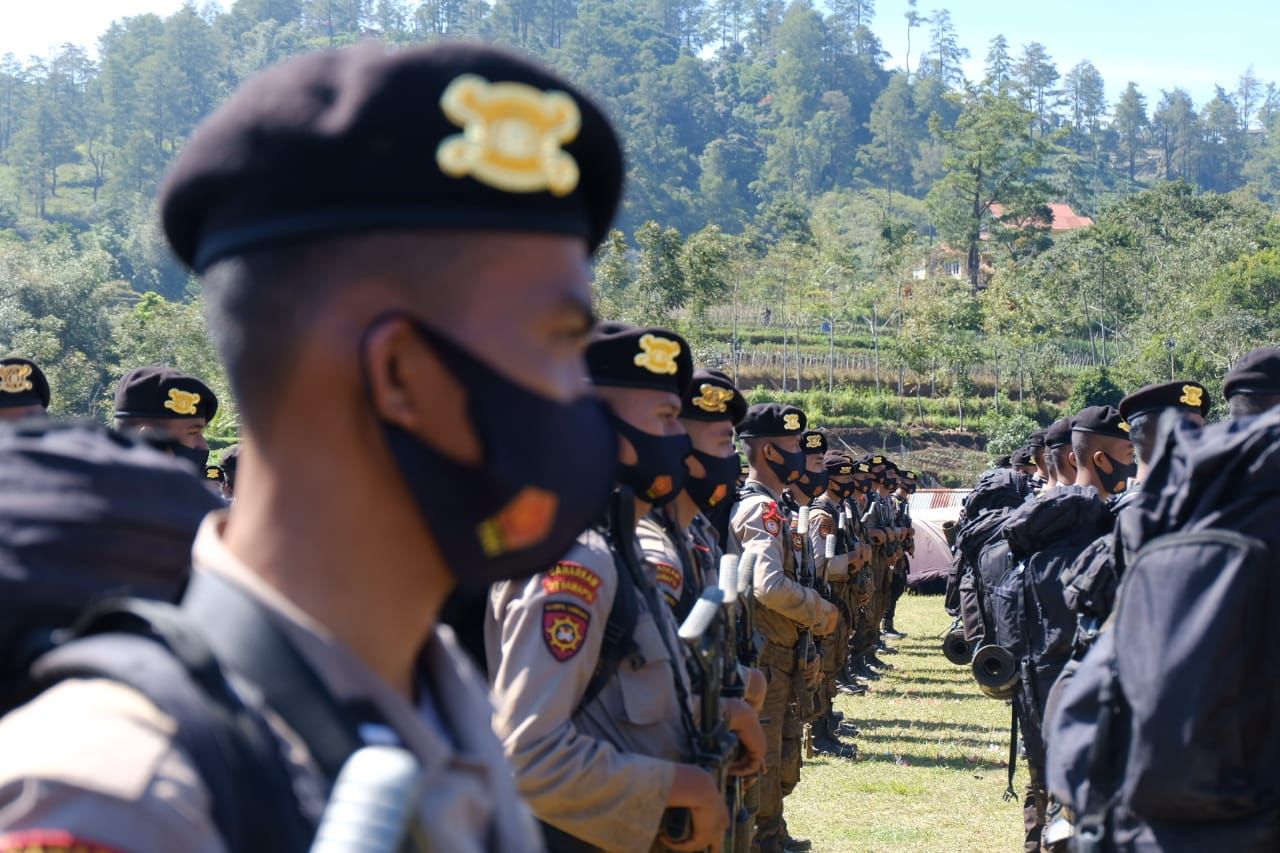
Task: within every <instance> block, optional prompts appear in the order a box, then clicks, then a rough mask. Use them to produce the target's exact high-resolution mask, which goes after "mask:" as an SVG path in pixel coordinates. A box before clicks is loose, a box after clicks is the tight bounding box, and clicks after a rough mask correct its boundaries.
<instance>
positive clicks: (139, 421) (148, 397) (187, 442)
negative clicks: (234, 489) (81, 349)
mask: <svg viewBox="0 0 1280 853" xmlns="http://www.w3.org/2000/svg"><path fill="white" fill-rule="evenodd" d="M217 413H218V398H217V396H216V395H215V394H214V393H213V391H211V390H210V389H209V386H208V385H206V384H204V383H203V382H201V381H200V380H199V379H196V378H195V377H193V376H187V375H186V374H184V373H180V372H178V371H176V370H174V369H173V368H171V367H164V366H163V365H152V366H150V367H139V368H138V369H137V370H134V371H131V372H130V373H127V374H125V376H124V377H123V378H122V379H121V380H120V383H119V384H118V385H117V386H116V405H115V412H114V416H115V427H116V429H118V430H122V431H126V432H132V433H136V434H137V435H139V436H140V437H142V438H145V439H147V440H148V441H152V442H154V443H158V444H160V445H161V446H163V447H164V448H165V449H167V450H169V451H170V452H171V453H173V454H174V455H175V456H178V457H179V458H182V459H186V460H187V461H189V462H191V463H192V464H193V465H195V466H196V468H197V469H198V470H199V471H200V472H201V474H204V469H205V466H206V464H207V463H208V461H209V443H208V442H207V441H205V437H204V431H205V428H206V427H208V426H209V422H210V421H212V420H213V416H214V415H216V414H217Z"/></svg>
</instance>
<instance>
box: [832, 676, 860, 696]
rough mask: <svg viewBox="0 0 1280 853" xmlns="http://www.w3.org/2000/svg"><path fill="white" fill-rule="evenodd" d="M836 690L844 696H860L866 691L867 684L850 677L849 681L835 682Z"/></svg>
mask: <svg viewBox="0 0 1280 853" xmlns="http://www.w3.org/2000/svg"><path fill="white" fill-rule="evenodd" d="M836 690H838V691H840V693H842V694H844V695H845V696H861V695H863V694H864V693H866V692H867V685H865V684H863V683H862V682H860V681H855V680H853V679H850V680H849V681H841V682H839V683H838V684H836Z"/></svg>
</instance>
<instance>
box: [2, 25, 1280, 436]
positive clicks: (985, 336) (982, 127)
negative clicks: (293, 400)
mask: <svg viewBox="0 0 1280 853" xmlns="http://www.w3.org/2000/svg"><path fill="white" fill-rule="evenodd" d="M874 5H875V4H874V2H873V0H830V2H827V3H825V4H823V5H822V6H821V8H817V7H815V6H814V5H813V4H812V3H810V2H809V0H794V2H791V3H790V5H786V4H784V3H783V2H781V0H496V2H493V3H489V2H485V0H425V2H418V0H236V2H234V3H231V4H230V5H229V8H227V9H226V10H219V9H218V8H217V7H215V6H205V7H201V8H197V7H196V6H195V5H188V6H186V7H184V8H183V9H181V10H179V11H178V12H176V13H174V14H173V15H170V16H169V17H167V18H160V17H157V16H154V15H141V16H137V17H132V18H126V19H122V20H120V21H117V22H116V23H115V24H113V25H112V26H111V27H110V29H109V30H108V31H107V32H106V33H104V34H103V35H102V37H101V39H100V42H99V45H98V52H97V55H96V57H91V56H90V55H89V54H88V53H87V52H86V51H85V50H83V49H82V48H79V47H76V46H72V45H66V46H64V47H62V48H61V49H59V50H57V51H56V52H55V53H54V54H53V55H51V56H47V57H43V58H37V59H31V60H29V61H26V62H22V61H19V60H18V59H16V58H15V57H13V56H6V57H4V58H3V59H0V294H2V297H0V298H2V300H3V301H0V350H5V351H17V352H23V353H27V354H30V355H33V356H35V357H36V358H38V359H40V360H41V362H42V363H44V364H47V365H48V366H49V368H50V373H51V377H52V379H53V381H54V383H55V386H56V403H55V408H56V409H57V410H58V411H59V412H62V413H71V414H80V415H99V414H101V413H102V411H103V410H104V408H105V400H106V398H107V397H108V396H109V392H110V388H111V385H112V383H113V380H114V378H115V376H117V375H118V374H119V373H120V372H122V371H123V370H124V369H127V368H128V367H132V366H135V365H136V364H139V363H142V362H144V361H168V362H170V363H173V364H176V365H177V366H179V367H183V368H186V369H190V370H192V371H194V372H197V373H199V374H200V375H202V376H205V377H208V378H210V380H211V381H212V382H213V383H214V384H215V386H216V387H217V388H218V389H219V390H220V391H225V387H224V386H223V385H222V378H221V372H220V369H219V368H218V366H217V364H216V359H215V358H214V357H213V355H212V352H211V349H210V347H209V344H208V341H207V336H206V335H205V333H204V330H203V325H202V321H201V318H200V312H199V305H198V301H195V300H193V297H192V294H193V293H194V291H193V289H192V286H191V283H190V281H189V279H188V277H187V276H186V274H185V273H184V271H182V270H181V268H180V267H178V265H177V264H176V263H174V262H173V260H172V259H171V258H170V257H169V256H168V254H167V252H166V250H165V248H164V245H163V240H162V238H161V237H160V235H159V233H158V229H157V226H156V223H155V215H154V204H153V198H154V194H155V191H156V187H157V185H158V183H159V181H160V178H161V176H162V174H163V171H164V168H165V166H166V164H167V163H168V162H169V160H170V159H171V158H172V157H173V155H174V154H175V153H176V152H177V150H178V149H179V148H180V147H181V145H182V143H183V140H184V139H186V137H187V136H188V134H189V133H190V132H191V130H192V128H193V127H194V126H195V124H196V123H197V122H198V121H199V120H200V118H201V117H202V116H203V115H205V114H206V113H208V112H209V111H210V110H211V109H212V108H214V107H215V106H216V105H217V104H218V103H219V102H220V101H222V100H223V99H224V98H225V97H226V96H227V95H228V94H229V93H230V92H231V91H232V90H233V89H234V88H235V87H236V85H238V83H239V82H240V81H242V80H243V79H244V78H245V77H246V76H248V75H250V74H252V73H253V72H255V71H257V70H258V69H261V68H262V67H264V66H266V65H269V64H271V63H274V62H277V61H279V60H280V59H283V58H285V57H287V56H289V55H291V54H295V53H298V52H301V51H303V50H307V49H312V48H317V47H324V46H329V45H339V44H346V43H350V42H351V41H354V40H356V39H359V38H362V37H365V36H370V35H372V36H378V37H381V38H383V39H385V40H387V41H390V42H393V43H396V44H405V43H411V42H417V41H424V40H430V39H435V38H453V37H467V38H480V39H488V40H493V41H498V42H503V43H507V44H510V45H514V46H516V47H518V48H520V49H523V50H526V51H529V52H531V53H533V54H535V55H538V56H540V57H541V58H543V59H544V60H545V61H547V62H549V63H551V64H552V65H554V66H556V67H557V68H559V69H560V70H562V71H563V72H564V73H566V74H567V75H568V76H570V77H571V78H573V79H574V80H575V81H577V82H578V83H580V84H581V85H582V86H583V87H584V88H585V89H587V90H589V91H591V92H593V93H595V94H596V96H597V97H599V98H600V99H601V100H602V102H603V103H604V105H605V106H606V108H607V109H608V111H609V113H610V114H611V115H612V116H613V118H614V119H615V121H616V122H617V124H618V127H619V129H620V131H621V133H622V136H623V138H624V140H625V143H626V146H627V153H628V163H629V179H628V190H627V196H626V201H625V208H624V211H623V214H622V217H621V218H620V221H619V223H618V226H619V227H618V230H617V231H615V232H614V233H613V234H612V235H611V236H610V238H609V240H608V241H607V243H606V245H605V246H604V247H603V248H602V250H601V252H600V255H599V257H598V260H597V266H596V272H597V276H596V285H597V297H598V300H599V303H600V312H601V314H602V316H608V317H617V318H622V319H628V320H635V321H648V322H662V323H668V324H672V325H675V326H677V327H679V328H680V329H681V330H682V331H684V332H685V333H686V334H687V335H688V336H689V338H690V340H691V341H692V343H693V345H694V347H695V349H696V354H697V355H698V357H699V359H700V360H701V361H703V362H705V363H711V364H718V365H721V366H726V367H730V368H732V369H735V370H737V371H738V373H739V376H740V377H741V379H742V381H743V383H744V384H747V385H755V384H757V383H758V384H759V385H760V386H761V387H762V389H763V390H762V391H761V392H760V393H761V394H765V393H768V394H777V393H780V392H784V391H800V390H802V389H805V390H806V392H807V393H811V394H819V393H821V394H825V395H826V396H823V397H821V398H820V399H819V398H815V399H813V400H812V401H811V405H813V406H814V407H815V408H817V409H818V410H819V411H821V412H822V413H823V415H824V417H825V418H826V419H827V420H828V421H829V422H831V423H833V424H842V425H856V424H859V423H861V424H864V425H865V424H883V423H892V424H896V425H898V426H899V427H901V428H904V429H905V428H910V427H911V426H913V425H914V426H923V427H929V428H939V427H957V428H965V429H974V428H979V427H981V426H982V425H983V423H984V422H986V421H989V420H991V419H996V420H1002V419H1007V418H1009V417H1011V416H1014V415H1015V414H1021V415H1024V416H1029V417H1031V418H1034V419H1035V420H1037V421H1040V422H1044V421H1045V420H1047V419H1048V418H1049V417H1051V416H1052V415H1053V414H1054V409H1053V404H1056V403H1060V402H1061V401H1062V400H1063V399H1064V398H1066V397H1067V396H1068V394H1069V393H1071V386H1072V384H1073V380H1074V379H1075V377H1076V374H1077V373H1078V372H1079V371H1080V370H1081V369H1082V368H1086V367H1087V368H1091V369H1092V368H1099V369H1101V368H1106V369H1107V371H1108V375H1109V376H1110V379H1111V381H1112V382H1113V383H1114V385H1115V386H1118V387H1120V388H1125V387H1131V386H1133V385H1134V384H1137V383H1142V382H1146V381H1152V380H1155V379H1158V378H1160V377H1163V376H1167V375H1168V373H1169V371H1170V369H1173V370H1175V371H1177V372H1179V373H1183V374H1189V375H1191V376H1194V377H1195V378H1198V379H1201V380H1202V381H1205V382H1206V384H1208V385H1210V386H1211V387H1213V386H1216V384H1217V383H1218V382H1219V381H1220V377H1221V374H1222V372H1223V371H1224V370H1225V369H1226V367H1227V366H1228V365H1229V364H1230V362H1231V361H1232V360H1234V358H1236V357H1238V355H1239V354H1240V353H1242V352H1243V351H1244V350H1246V349H1247V348H1249V347H1250V346H1252V345H1254V344H1256V343H1258V342H1260V341H1265V340H1270V339H1274V338H1275V336H1276V331H1277V327H1278V324H1280V313H1277V312H1280V309H1278V308H1276V303H1277V300H1276V296H1278V295H1280V240H1278V239H1277V238H1278V237H1280V228H1278V227H1277V226H1276V224H1275V222H1274V221H1273V216H1272V211H1271V207H1270V206H1271V205H1275V204H1280V133H1277V132H1275V131H1276V130H1280V124H1278V122H1280V93H1278V92H1277V90H1276V88H1275V86H1274V85H1264V84H1263V83H1262V82H1260V81H1258V80H1257V79H1255V78H1254V75H1253V74H1252V72H1247V73H1245V74H1244V75H1243V76H1242V77H1241V78H1240V80H1239V81H1238V83H1237V85H1235V86H1234V87H1232V91H1227V90H1226V89H1222V88H1220V89H1218V90H1217V92H1216V94H1215V96H1214V98H1213V99H1211V100H1210V101H1209V102H1208V103H1206V104H1200V105H1197V104H1195V103H1194V102H1193V101H1192V99H1191V98H1190V97H1189V96H1188V95H1187V94H1186V93H1185V92H1184V91H1183V90H1181V89H1178V88H1171V89H1170V90H1169V91H1167V92H1165V93H1162V97H1161V99H1160V100H1159V101H1156V102H1152V103H1148V101H1147V99H1146V98H1145V97H1144V95H1143V93H1142V92H1140V91H1139V90H1138V89H1137V87H1136V86H1134V85H1133V84H1130V85H1129V86H1128V87H1127V88H1126V89H1125V90H1124V91H1123V93H1122V95H1121V96H1120V98H1119V99H1118V101H1117V102H1116V103H1115V104H1113V105H1108V103H1107V102H1106V98H1105V95H1104V86H1103V80H1102V78H1101V76H1100V74H1099V73H1098V71H1097V69H1096V68H1094V67H1093V66H1092V65H1090V64H1089V63H1087V62H1082V63H1080V64H1078V65H1077V66H1075V67H1074V68H1071V69H1069V70H1068V71H1067V72H1066V73H1065V74H1063V73H1062V72H1060V70H1059V69H1058V68H1057V66H1056V65H1055V63H1054V62H1053V60H1052V58H1051V57H1050V56H1049V55H1048V54H1047V52H1046V50H1045V48H1044V47H1043V46H1042V45H1039V44H1036V43H1032V44H1029V45H1025V46H1023V47H1021V48H1015V47H1012V46H1010V45H1009V44H1008V43H1007V41H1006V40H1005V39H1003V38H997V39H995V40H993V42H992V43H991V44H990V45H989V46H988V48H987V50H986V51H985V55H986V73H985V76H984V79H982V80H980V81H967V80H965V79H964V75H963V73H962V71H961V60H962V59H964V58H965V57H966V56H967V55H968V50H967V49H966V48H965V47H963V46H961V45H960V44H959V43H958V41H957V39H956V33H955V30H954V27H953V26H952V24H951V20H950V16H949V14H948V13H947V12H946V10H944V9H939V10H934V11H932V12H930V13H928V14H917V13H915V12H914V11H913V12H912V13H911V14H910V15H909V16H908V20H907V21H906V26H907V27H908V34H909V35H910V36H911V42H912V44H913V46H914V47H913V51H914V53H913V54H911V55H910V56H909V57H908V58H907V62H906V65H905V67H901V68H894V69H890V68H888V67H886V61H885V54H884V52H883V50H882V48H881V45H880V41H879V39H878V38H877V35H876V32H875V29H874V28H875V27H879V26H881V22H878V21H877V20H876V19H875V17H874V12H875V9H874ZM913 9H914V7H913ZM883 25H884V26H894V27H898V26H902V25H903V23H902V22H900V21H885V22H883ZM1176 82H1177V81H1170V84H1171V85H1172V84H1176ZM1049 202H1067V203H1070V204H1071V205H1072V206H1073V207H1074V209H1075V210H1076V211H1077V212H1080V213H1083V214H1088V215H1090V216H1093V217H1094V218H1095V219H1096V224H1095V225H1094V226H1093V227H1092V228H1088V229H1084V230H1079V231H1074V232H1070V233H1065V234H1063V233H1054V232H1053V231H1052V230H1051V224H1052V223H1051V221H1050V219H1051V215H1050V214H1049V212H1048V209H1047V207H1046V205H1047V203H1049ZM995 205H998V206H999V208H1000V209H1003V215H1001V216H998V217H997V216H995V215H993V206H995ZM1090 377H1093V378H1092V379H1091V378H1090ZM1096 379H1097V376H1095V375H1093V374H1088V375H1084V376H1082V377H1081V382H1080V387H1078V388H1077V389H1076V392H1075V394H1074V396H1073V397H1072V401H1073V402H1075V401H1077V400H1078V399H1093V397H1094V396H1096V395H1095V393H1094V392H1095V391H1096V390H1097V389H1096V388H1094V384H1096V382H1094V380H1096ZM1090 383H1093V384H1090ZM1104 390H1105V389H1104ZM224 411H225V414H224V415H222V416H220V421H221V424H220V427H221V428H222V429H224V430H227V431H230V430H231V429H233V427H234V422H235V421H234V418H235V410H234V406H233V405H228V406H226V407H225V410H224Z"/></svg>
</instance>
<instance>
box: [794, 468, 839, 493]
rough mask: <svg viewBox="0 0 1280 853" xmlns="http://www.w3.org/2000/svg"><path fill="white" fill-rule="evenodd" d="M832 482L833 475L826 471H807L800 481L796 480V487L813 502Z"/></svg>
mask: <svg viewBox="0 0 1280 853" xmlns="http://www.w3.org/2000/svg"><path fill="white" fill-rule="evenodd" d="M830 480H831V475H830V474H828V473H827V472H826V471H809V470H807V469H806V470H805V471H804V473H802V474H801V475H800V479H799V480H796V483H795V485H796V488H798V489H799V490H800V491H801V492H802V493H803V494H804V495H805V496H806V497H807V498H809V500H813V499H814V498H816V497H817V496H818V495H820V494H822V493H823V492H825V491H826V490H827V483H828V482H829V481H830Z"/></svg>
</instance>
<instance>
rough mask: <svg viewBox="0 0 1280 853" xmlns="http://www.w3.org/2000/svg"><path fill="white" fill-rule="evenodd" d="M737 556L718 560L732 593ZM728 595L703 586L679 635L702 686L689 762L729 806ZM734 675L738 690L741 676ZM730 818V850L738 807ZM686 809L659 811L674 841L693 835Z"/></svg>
mask: <svg viewBox="0 0 1280 853" xmlns="http://www.w3.org/2000/svg"><path fill="white" fill-rule="evenodd" d="M737 563H738V561H737V558H736V557H734V558H733V559H732V562H728V561H727V560H726V561H722V562H721V572H722V576H721V577H722V580H721V583H722V584H724V585H725V586H726V587H727V586H728V583H727V582H726V581H725V580H724V578H723V573H725V572H726V571H727V573H728V574H729V575H730V578H729V581H730V582H732V585H733V589H734V597H736V593H737V587H738V579H737ZM731 601H732V598H726V595H725V589H722V588H721V587H716V586H713V587H707V588H706V589H705V590H703V592H702V595H701V596H699V598H698V600H697V601H696V602H694V605H693V609H692V610H690V611H689V615H688V616H687V617H685V620H684V622H683V623H682V624H681V625H680V631H679V636H680V639H681V640H682V641H683V642H684V643H685V644H686V645H687V646H689V648H690V650H691V651H692V653H693V654H692V655H691V657H692V659H693V662H694V664H695V665H696V666H697V668H698V671H699V675H700V676H701V677H700V686H701V688H702V701H701V703H700V704H701V707H700V709H699V716H698V729H697V731H696V732H695V733H694V734H693V760H694V763H696V764H698V765H699V766H700V767H702V768H704V769H705V770H707V771H708V772H709V773H710V774H711V775H712V778H714V779H715V780H716V787H717V788H719V789H720V790H721V791H722V792H724V794H725V801H726V805H727V806H728V807H729V808H730V809H733V808H735V806H736V805H737V804H736V803H735V802H734V801H733V787H732V786H730V785H729V762H730V761H731V760H732V758H733V756H734V754H735V753H736V752H737V750H738V738H737V737H736V736H735V735H734V734H733V733H732V732H730V731H729V729H728V727H727V726H726V725H725V722H724V719H723V715H722V713H721V704H720V700H721V697H722V695H723V691H724V689H725V685H726V679H730V678H734V679H736V676H737V666H736V664H735V665H732V666H729V665H727V663H728V661H726V658H725V656H724V652H725V649H726V648H727V647H729V643H730V640H729V636H730V635H729V630H728V629H729V622H730V620H729V617H728V615H727V608H728V607H731V606H732V605H731V604H729V602H731ZM737 680H738V685H739V688H738V689H739V691H741V689H742V688H741V680H740V679H737ZM730 814H731V820H730V822H729V830H728V832H727V833H726V836H725V848H726V849H733V848H732V847H731V846H730V845H732V844H733V843H734V841H735V839H734V835H735V833H736V831H737V830H738V829H739V825H738V817H739V814H738V812H737V811H733V812H731V813H730ZM691 819H692V818H691V815H690V813H689V810H688V809H668V810H667V811H666V813H665V814H664V815H663V819H662V827H663V834H665V835H666V836H667V837H668V838H670V839H672V840H673V841H683V840H687V839H688V838H690V837H691V836H692V835H693V826H692V824H691V823H690V821H691Z"/></svg>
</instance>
